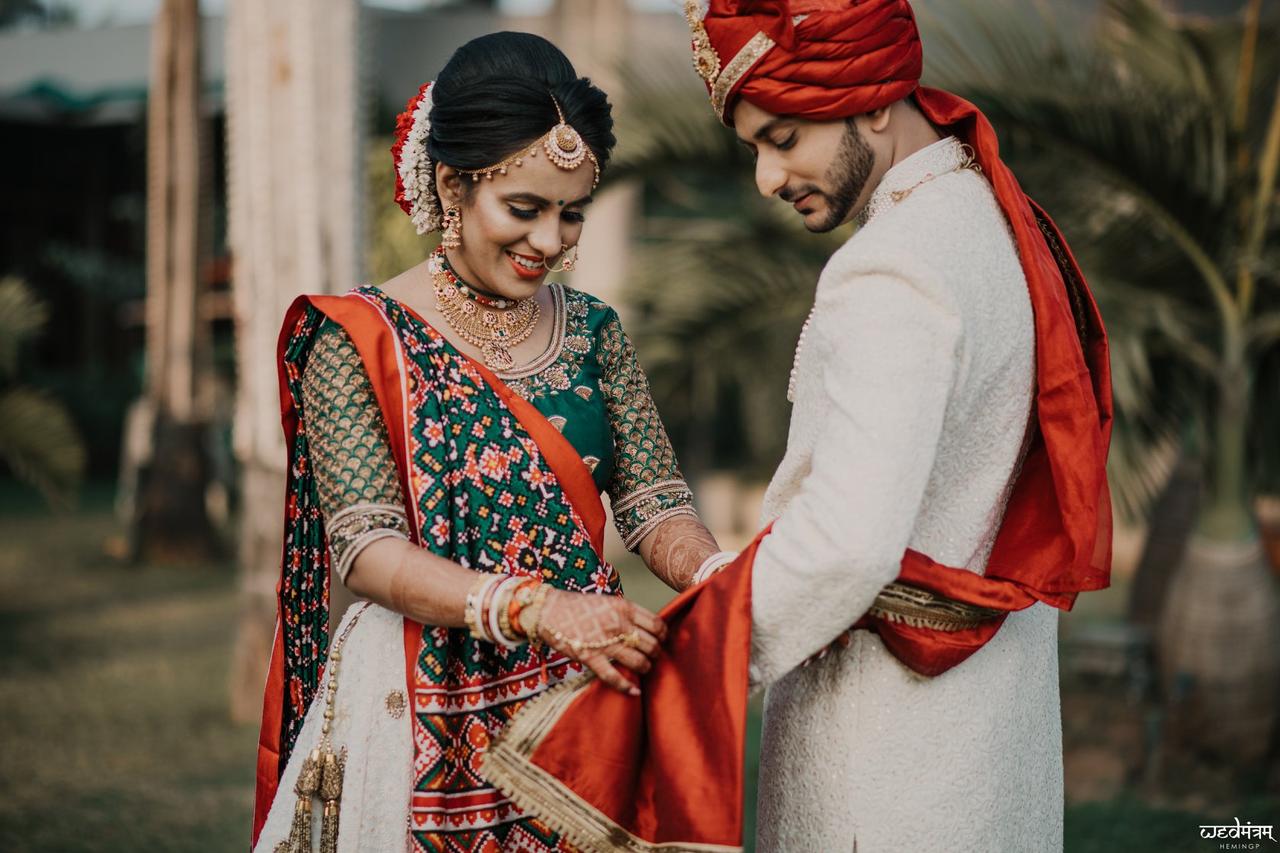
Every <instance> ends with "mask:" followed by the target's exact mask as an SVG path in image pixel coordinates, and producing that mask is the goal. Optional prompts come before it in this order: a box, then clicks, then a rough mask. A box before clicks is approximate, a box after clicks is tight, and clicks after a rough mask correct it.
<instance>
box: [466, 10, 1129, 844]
mask: <svg viewBox="0 0 1280 853" xmlns="http://www.w3.org/2000/svg"><path fill="white" fill-rule="evenodd" d="M686 15H687V17H688V19H689V24H690V27H691V29H692V34H693V50H694V66H695V67H696V68H697V70H698V73H699V74H700V75H701V76H702V77H703V79H704V80H705V82H706V84H707V89H708V91H709V92H710V95H711V105H712V108H713V109H714V110H715V112H716V114H717V116H718V117H719V118H720V119H721V121H723V122H724V123H725V124H726V125H728V126H730V127H731V128H732V129H733V131H734V133H736V134H737V136H738V139H739V140H741V142H742V143H743V144H744V145H746V146H747V147H749V148H750V149H751V151H752V153H753V154H754V155H755V158H756V169H755V180H756V185H757V186H758V188H759V190H760V192H761V193H762V194H763V195H765V196H766V197H769V198H774V197H776V198H778V199H780V200H781V201H782V202H784V203H786V204H789V205H791V206H792V207H793V208H794V209H795V213H796V215H798V216H800V217H802V218H803V221H804V223H805V225H806V226H807V227H808V228H809V230H811V231H815V232H821V231H829V230H831V229H833V228H836V227H838V226H840V225H842V224H844V223H846V222H850V221H853V220H855V219H856V220H857V221H858V222H859V224H860V227H859V229H858V231H857V233H856V234H855V235H854V236H853V237H852V238H850V239H849V241H848V242H846V243H845V245H844V246H842V247H841V248H840V249H839V250H838V251H837V252H836V253H835V254H834V255H833V256H832V257H831V259H830V261H829V262H828V263H827V265H826V268H825V269H824V270H823V271H822V276H821V278H820V279H819V281H818V286H817V292H816V296H815V298H814V305H813V311H812V313H811V314H810V316H809V320H808V322H807V323H806V324H805V331H804V332H803V333H802V334H801V336H800V341H799V345H798V346H797V352H796V358H795V366H794V370H793V371H792V381H791V388H790V394H789V396H790V397H791V399H792V401H793V402H794V410H793V412H792V420H791V431H790V434H789V437H788V443H787V453H786V456H785V458H784V459H783V461H782V464H781V466H780V467H779V468H778V471H777V473H776V474H775V475H774V478H773V481H772V482H771V483H770V486H769V491H768V493H767V494H766V497H765V507H764V517H765V519H766V520H767V521H769V522H771V525H770V527H769V528H767V530H766V531H765V532H764V533H762V534H761V536H759V537H757V538H756V540H755V542H754V543H753V544H752V546H751V547H749V548H747V549H746V550H745V551H744V552H743V553H742V554H740V555H737V556H736V557H735V556H732V555H730V556H729V559H730V560H731V563H730V567H729V569H728V570H727V571H725V572H723V573H722V574H720V575H719V576H717V577H715V578H713V579H711V580H710V581H709V582H707V583H699V584H697V585H695V586H694V587H693V588H691V589H690V590H688V591H687V592H686V593H685V594H684V595H681V596H680V597H679V598H677V599H676V600H675V601H674V602H672V604H670V605H669V606H668V607H667V608H665V609H664V610H663V618H664V619H665V620H666V622H667V625H668V627H669V629H670V630H669V636H668V639H667V641H666V642H665V643H664V647H663V649H664V650H663V659H662V661H661V662H660V663H659V664H658V665H657V666H655V667H654V668H653V669H652V670H650V671H649V672H648V673H646V674H645V675H644V676H642V677H641V681H642V682H643V688H642V690H643V692H642V696H641V698H639V699H629V698H628V697H625V696H622V695H621V694H619V693H618V692H617V691H615V690H609V689H608V688H607V687H605V686H602V685H600V684H599V683H592V682H591V681H590V680H589V679H588V680H583V681H581V682H577V683H575V684H573V685H571V686H570V687H568V688H566V689H565V690H562V691H559V692H557V693H556V694H555V695H550V694H549V695H548V697H547V698H545V699H540V700H538V701H536V702H533V703H531V704H530V705H529V706H528V707H526V709H525V710H522V711H521V712H520V713H519V714H518V715H517V716H516V718H515V720H514V721H513V722H512V723H511V725H509V726H508V727H507V729H506V730H504V732H503V733H502V735H501V736H500V737H499V738H497V739H495V740H494V741H493V743H492V744H491V745H490V749H489V752H488V753H487V754H486V758H485V765H484V768H483V772H485V773H486V776H487V778H489V779H490V780H491V781H494V782H495V784H498V785H499V787H501V788H502V789H503V790H504V791H506V792H507V793H508V794H509V795H510V796H512V797H513V799H514V800H515V801H516V802H518V803H520V804H521V808H528V809H530V810H533V811H536V812H538V813H539V814H540V815H542V816H543V817H544V818H545V819H546V820H547V821H548V822H549V825H552V826H556V827H559V828H560V829H561V830H562V831H563V832H564V833H565V834H566V837H568V838H570V839H571V840H573V841H574V842H575V843H576V844H578V845H579V846H580V847H583V848H585V849H600V850H630V851H639V850H669V851H678V850H681V851H682V850H689V851H692V850H723V851H732V850H739V849H741V848H740V845H741V840H742V839H741V831H742V824H741V817H742V815H741V812H740V802H741V799H740V794H741V785H742V780H743V778H744V771H743V761H744V753H743V736H744V734H745V730H746V716H747V711H746V708H747V701H746V694H747V691H748V681H750V682H752V683H753V684H754V685H755V686H757V687H764V688H766V689H767V691H768V692H767V694H766V700H765V723H764V740H763V746H762V754H761V759H760V802H759V807H758V809H757V812H756V814H757V827H758V832H759V843H758V845H757V846H758V849H761V850H766V851H805V852H806V853H807V851H822V853H827V851H844V852H845V853H848V851H862V853H880V851H899V850H904V851H913V853H935V851H936V852H937V853H942V851H945V853H962V851H973V852H974V853H979V851H981V853H986V852H987V851H1019V853H1028V851H1058V850H1061V848H1062V808H1063V802H1062V726H1061V718H1060V711H1059V696H1058V668H1057V621H1058V617H1057V611H1058V610H1065V609H1069V608H1070V607H1071V606H1072V604H1073V603H1074V601H1075V598H1076V595H1077V594H1078V593H1080V592H1083V591H1085V590H1091V589H1100V588H1102V587H1105V586H1106V585H1107V583H1108V580H1109V576H1110V561H1111V527H1110V522H1111V512H1110V505H1109V501H1108V494H1107V482H1106V455H1107V446H1108V443H1109V440H1110V431H1111V390H1110V379H1109V375H1108V366H1107V345H1106V336H1105V333H1104V331H1103V328H1102V323H1101V320H1100V318H1099V316H1098V312H1097V308H1096V306H1095V305H1094V302H1093V299H1092V297H1091V296H1090V294H1089V290H1088V287H1087V286H1086V285H1085V282H1084V280H1083V278H1082V276H1081V275H1080V270H1079V268H1078V267H1077V266H1076V264H1075V261H1074V260H1073V259H1072V257H1071V253H1070V251H1069V250H1068V249H1067V247H1066V243H1065V242H1064V241H1063V239H1062V235H1061V234H1059V233H1058V230H1057V228H1056V227H1055V226H1054V224H1053V222H1052V221H1051V220H1050V219H1049V217H1048V216H1047V215H1045V213H1044V211H1042V210H1041V209H1040V208H1039V207H1038V206H1036V204H1035V203H1034V202H1032V201H1031V200H1030V199H1029V198H1027V196H1026V195H1025V194H1024V193H1023V192H1022V190H1021V189H1020V188H1019V186H1018V182H1017V180H1016V179H1015V178H1014V176H1013V174H1012V173H1011V172H1010V171H1009V169H1008V168H1007V167H1006V166H1005V165H1004V163H1003V162H1001V160H1000V155H999V148H998V145H997V141H996V138H995V134H994V132H993V131H992V129H991V126H990V125H989V124H988V123H987V121H986V119H985V118H984V117H983V116H982V114H981V113H980V112H978V110H977V109H976V108H975V107H974V106H973V105H972V104H969V103H967V102H965V101H963V100H961V99H960V98H957V97H956V96H954V95H951V94H949V93H947V92H942V91H938V90H935V89H927V88H923V87H921V86H920V85H919V82H918V81H919V76H920V70H921V47H920V39H919V36H918V34H917V31H916V26H915V20H914V18H913V16H912V12H911V7H910V6H909V5H908V4H907V2H906V0H791V2H787V0H711V2H710V6H709V8H708V9H707V11H706V12H705V13H703V12H702V11H701V10H700V6H699V4H698V2H696V0H689V3H688V5H687V6H686ZM717 558H718V559H724V557H721V556H720V555H717V557H715V558H712V559H711V560H709V561H708V562H707V563H704V564H703V566H702V567H701V568H700V569H699V570H698V576H699V577H700V578H701V577H705V576H706V575H708V574H710V573H712V572H714V571H715V570H716V568H717V562H716V560H717ZM583 732H608V733H609V736H608V737H603V738H601V737H584V736H583Z"/></svg>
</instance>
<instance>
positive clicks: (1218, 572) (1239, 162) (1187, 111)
mask: <svg viewBox="0 0 1280 853" xmlns="http://www.w3.org/2000/svg"><path fill="white" fill-rule="evenodd" d="M963 5H964V4H961V7H963ZM961 11H963V9H962V8H958V7H957V6H956V4H950V5H949V6H948V7H946V12H945V13H944V14H945V15H946V16H947V17H948V24H949V25H948V26H946V27H942V28H939V30H938V36H939V38H938V40H939V41H940V42H941V47H942V49H941V50H940V51H938V50H935V51H934V52H933V53H932V55H931V59H933V60H935V61H936V64H935V65H934V69H935V71H937V72H939V73H940V76H942V77H943V78H945V79H946V80H947V82H948V85H950V86H951V87H952V88H958V89H960V90H961V91H963V92H964V93H965V94H966V95H967V96H969V97H970V98H971V99H973V100H974V101H975V102H977V103H978V104H979V106H981V107H982V108H983V110H984V111H985V112H986V113H987V115H988V116H989V117H990V118H991V120H992V121H993V123H995V124H996V126H997V127H999V128H1000V129H1001V131H1002V133H1003V135H1004V138H1005V139H1006V140H1007V141H1008V142H1009V143H1010V145H1009V148H1010V149H1011V152H1012V153H1013V155H1014V157H1015V159H1017V160H1019V161H1022V162H1024V163H1026V161H1028V160H1029V159H1032V158H1034V159H1035V160H1037V161H1038V163H1039V164H1040V168H1034V167H1028V168H1026V169H1024V170H1023V171H1022V176H1023V179H1024V181H1025V182H1026V183H1027V185H1028V186H1029V188H1030V189H1031V191H1032V192H1033V194H1037V195H1040V196H1041V197H1043V198H1044V199H1045V200H1046V201H1047V202H1049V204H1050V208H1051V209H1053V210H1056V211H1062V212H1064V214H1065V216H1064V218H1065V219H1067V220H1068V223H1069V225H1070V226H1071V230H1069V233H1071V234H1073V236H1074V239H1075V244H1076V245H1077V247H1079V250H1080V252H1081V255H1082V260H1083V262H1084V264H1085V266H1086V268H1087V270H1088V272H1089V273H1090V277H1091V280H1092V281H1093V282H1094V285H1095V287H1097V288H1098V290H1099V294H1100V296H1101V298H1102V302H1103V313H1104V316H1106V318H1107V320H1108V323H1109V326H1110V328H1111V332H1112V336H1113V339H1114V340H1115V343H1116V346H1115V349H1114V351H1113V353H1114V356H1113V368H1114V370H1115V373H1116V379H1117V382H1116V398H1117V399H1116V402H1117V408H1118V409H1119V411H1120V412H1121V414H1122V415H1123V416H1124V417H1123V423H1122V424H1121V425H1122V426H1123V427H1124V428H1123V429H1121V430H1119V431H1118V432H1117V440H1116V452H1117V460H1116V461H1117V463H1118V465H1117V469H1118V473H1122V474H1125V475H1127V476H1122V477H1120V478H1118V479H1119V480H1120V485H1121V487H1122V488H1121V489H1120V490H1119V491H1120V497H1121V498H1122V503H1121V506H1122V509H1127V510H1129V511H1131V512H1132V511H1135V510H1140V509H1142V507H1143V505H1144V504H1145V502H1146V500H1147V499H1148V498H1149V497H1150V496H1151V495H1152V494H1154V492H1155V491H1156V490H1157V489H1158V487H1159V485H1160V482H1161V481H1160V478H1159V477H1152V476H1146V477H1145V478H1144V477H1143V476H1142V475H1143V474H1144V473H1145V474H1147V475H1149V474H1150V472H1151V471H1152V467H1151V466H1150V465H1149V464H1147V463H1148V462H1149V461H1151V460H1159V461H1160V462H1161V463H1163V464H1162V465H1161V466H1159V470H1160V471H1161V472H1163V470H1165V469H1167V463H1168V462H1170V461H1172V454H1171V453H1170V451H1171V449H1173V448H1175V447H1178V446H1181V447H1183V448H1185V449H1186V450H1188V451H1189V452H1190V454H1191V455H1192V456H1193V457H1195V458H1199V459H1200V460H1201V462H1202V470H1201V475H1202V478H1203V482H1204V483H1205V496H1204V500H1203V501H1202V505H1201V508H1200V510H1199V512H1198V518H1197V519H1196V523H1195V525H1194V528H1193V532H1192V536H1191V540H1190V543H1189V546H1188V549H1187V552H1186V556H1185V558H1184V560H1183V562H1182V564H1181V566H1179V567H1177V569H1176V571H1175V573H1174V575H1173V577H1172V579H1171V582H1170V585H1169V590H1168V594H1167V601H1166V602H1165V606H1164V612H1163V616H1162V619H1161V625H1160V628H1159V631H1158V635H1157V644H1158V657H1159V663H1160V666H1161V670H1162V673H1163V675H1164V683H1165V688H1166V691H1167V694H1168V695H1169V697H1170V699H1171V700H1173V701H1174V708H1173V710H1175V711H1176V714H1175V716H1174V717H1173V718H1172V722H1173V723H1174V727H1175V731H1176V732H1177V734H1179V735H1180V736H1181V739H1182V741H1183V742H1184V743H1186V744H1189V745H1192V746H1195V747H1198V748H1201V749H1205V750H1208V751H1212V752H1217V753H1220V754H1223V755H1225V756H1229V757H1231V758H1235V759H1242V760H1249V759H1259V758H1261V757H1262V756H1263V755H1264V754H1265V752H1266V749H1267V746H1268V743H1269V741H1270V737H1271V735H1272V729H1273V726H1274V722H1275V717H1276V709H1277V704H1276V703H1277V686H1278V685H1280V633H1278V632H1280V621H1278V620H1280V601H1278V600H1277V594H1276V590H1275V587H1274V584H1273V583H1272V582H1271V580H1270V578H1269V576H1268V572H1267V570H1266V568H1265V566H1264V562H1263V557H1262V553H1261V547H1260V542H1259V538H1258V533H1257V529H1256V524H1255V521H1254V518H1253V513H1252V509H1251V506H1252V497H1253V495H1255V494H1256V492H1257V489H1259V488H1260V487H1264V486H1274V485H1275V482H1276V479H1275V478H1276V476H1277V474H1278V473H1280V471H1277V466H1276V462H1277V458H1276V448H1275V447H1274V446H1273V445H1274V442H1268V441H1267V440H1266V437H1267V436H1274V435H1275V434H1276V430H1277V426H1280V424H1278V423H1277V419H1278V418H1280V393H1277V392H1278V391H1280V346H1278V344H1280V287H1278V286H1280V279H1278V278H1277V276H1276V269H1277V265H1276V261H1277V260H1280V240H1277V237H1280V228H1278V227H1277V225H1278V223H1277V220H1276V218H1275V217H1274V216H1273V214H1274V212H1275V208H1276V174H1277V167H1278V165H1280V57H1277V56H1276V55H1275V53H1274V51H1266V50H1259V47H1260V45H1265V44H1274V43H1275V42H1276V40H1277V38H1278V37H1280V26H1277V23H1276V22H1274V21H1272V22H1268V23H1265V24H1264V23H1263V22H1262V20H1261V14H1260V12H1261V3H1260V2H1258V0H1254V2H1251V3H1250V4H1249V6H1248V7H1247V9H1246V12H1245V14H1244V15H1243V16H1241V17H1239V18H1232V19H1227V20H1221V21H1216V22H1215V21H1208V20H1202V19H1188V18H1182V17H1178V16H1175V15H1173V14H1170V13H1168V12H1166V11H1164V10H1163V9H1162V8H1161V7H1160V6H1159V5H1158V4H1157V3H1155V2H1153V0H1109V2H1107V3H1105V4H1104V7H1103V11H1102V16H1101V20H1100V21H1099V27H1098V30H1097V33H1096V40H1095V41H1094V42H1092V43H1090V42H1088V41H1085V40H1084V39H1083V38H1078V37H1076V36H1075V35H1073V33H1072V30H1070V29H1069V28H1060V27H1047V28H1046V27H1043V26H1042V27H1041V28H1040V29H1041V32H1040V33H1038V34H1036V35H1034V36H1032V35H1029V33H1028V28H1027V23H1026V16H1025V14H1024V15H1019V14H1016V13H1012V10H1005V12H1004V14H999V15H994V14H988V15H986V16H978V15H972V14H968V15H966V16H965V18H966V20H967V21H968V23H969V26H968V27H967V28H966V27H964V25H963V24H961V25H960V26H956V25H955V24H956V21H955V20H954V19H953V18H951V17H950V16H953V15H956V14H958V13H959V12H961ZM1041 23H1042V24H1043V21H1042V22H1041ZM1045 30H1047V31H1048V32H1049V33H1054V34H1057V35H1056V36H1055V35H1050V36H1049V37H1048V38H1047V39H1046V36H1045V32H1044V31H1045ZM975 41H976V42H977V43H979V44H982V45H983V49H980V50H977V51H975V50H974V43H975ZM1064 175H1069V176H1070V179H1069V180H1063V179H1062V178H1063V176H1064ZM1170 568H1174V567H1170Z"/></svg>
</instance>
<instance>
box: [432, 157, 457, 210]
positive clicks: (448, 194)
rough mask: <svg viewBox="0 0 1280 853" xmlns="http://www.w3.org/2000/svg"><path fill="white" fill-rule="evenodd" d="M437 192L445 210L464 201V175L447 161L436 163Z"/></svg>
mask: <svg viewBox="0 0 1280 853" xmlns="http://www.w3.org/2000/svg"><path fill="white" fill-rule="evenodd" d="M436 193H438V194H439V196H440V204H441V206H442V207H443V208H444V209H445V210H448V209H449V208H451V207H457V206H458V205H459V204H461V203H462V195H463V192H462V175H459V174H458V170H457V169H455V168H453V167H452V166H449V165H447V164H445V163H437V164H436Z"/></svg>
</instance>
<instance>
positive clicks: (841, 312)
mask: <svg viewBox="0 0 1280 853" xmlns="http://www.w3.org/2000/svg"><path fill="white" fill-rule="evenodd" d="M963 162H964V153H963V151H962V150H961V147H960V144H959V143H958V142H957V141H956V140H955V139H954V138H947V139H944V140H942V141H941V142H938V143H936V144H934V145H931V146H930V147H928V148H926V149H924V150H922V151H920V152H917V153H916V154H914V155H912V156H910V157H909V158H907V159H905V160H903V161H902V162H901V163H899V164H897V165H896V166H894V167H893V168H892V169H890V170H889V172H888V173H887V174H886V175H885V176H884V179H883V180H882V182H881V184H880V186H879V188H878V189H877V190H876V193H875V195H874V197H873V198H872V200H871V202H870V204H869V205H868V208H867V222H866V224H865V226H864V227H863V228H861V229H860V230H859V231H858V232H857V233H856V234H855V235H854V236H853V237H852V238H851V239H850V240H849V242H848V243H846V244H845V245H844V246H843V247H842V248H841V249H840V250H839V251H838V252H836V254H835V255H834V256H833V257H832V258H831V261H830V262H829V263H828V264H827V267H826V269H824V270H823V273H822V277H821V279H820V280H819V282H818V289H817V296H816V299H815V305H814V313H813V315H812V318H811V322H810V325H809V327H808V329H807V332H806V333H805V335H804V336H803V338H802V342H801V346H800V349H799V352H798V357H797V364H796V375H795V377H794V379H795V384H794V402H795V409H794V411H793V413H792V420H791V432H790V436H789V438H788V442H787V453H786V457H785V458H784V459H783V461H782V464H781V466H780V467H779V469H778V471H777V473H776V475H775V476H774V478H773V481H772V483H771V484H770V487H769V491H768V493H767V495H766V497H765V507H764V516H765V520H766V521H769V520H773V519H776V523H775V525H774V528H773V533H772V535H770V536H769V537H767V538H766V539H765V540H764V542H763V544H762V545H761V547H760V550H759V554H758V556H757V558H756V562H755V569H754V581H753V583H754V587H753V591H752V595H753V600H754V611H753V616H754V619H753V621H754V632H755V642H754V648H753V653H752V677H753V680H754V681H756V682H757V683H760V684H765V685H767V686H768V694H767V696H766V710H765V724H764V742H763V753H762V756H761V764H760V800H759V809H758V812H757V814H758V835H759V849H760V850H763V851H822V853H826V851H852V850H856V851H858V853H880V852H881V851H895V853H897V851H908V850H909V851H912V853H930V851H939V852H940V853H941V851H946V853H960V851H981V853H991V851H1018V853H1024V851H1043V850H1061V848H1062V809H1063V800H1062V796H1063V794H1062V729H1061V715H1060V706H1059V696H1058V662H1057V614H1056V611H1054V610H1052V609H1051V608H1048V607H1046V606H1045V605H1042V604H1037V605H1035V606H1033V607H1031V608H1029V609H1027V610H1025V611H1021V612H1018V613H1014V614H1013V615H1011V616H1010V617H1009V618H1008V620H1007V621H1006V622H1005V624H1004V626H1003V627H1002V628H1001V629H1000V631H999V633H998V634H997V635H996V637H995V638H994V639H993V640H992V641H991V642H990V643H988V644H987V645H986V646H985V647H984V648H982V649H981V650H979V651H978V652H977V653H976V654H974V655H973V657H971V658H970V659H969V660H967V661H966V662H964V663H963V664H961V665H959V666H958V667H956V668H954V669H952V670H950V671H949V672H946V673H944V674H943V675H940V676H938V677H936V678H933V679H925V678H921V677H919V676H917V675H915V674H914V673H912V672H911V671H910V670H908V669H907V668H906V667H904V666H903V665H902V664H900V663H899V662H898V661H897V660H896V659H895V658H894V657H892V656H891V655H890V654H889V652H888V651H886V649H885V648H884V646H883V645H882V644H881V642H880V640H879V638H878V637H876V636H875V635H874V634H871V633H869V632H866V631H856V632H854V639H853V642H852V644H851V645H850V646H849V647H848V648H846V649H837V650H836V651H834V652H833V653H831V654H829V655H827V656H826V657H824V658H822V659H820V660H818V661H816V662H815V663H813V664H811V665H809V666H807V667H803V668H797V666H798V665H799V664H800V663H801V662H802V661H803V660H805V659H806V658H807V657H809V656H810V655H811V654H813V653H814V652H816V651H818V650H819V649H820V648H821V647H823V646H824V645H826V644H827V643H828V642H830V641H831V640H832V638H834V637H836V636H837V635H838V634H840V633H841V632H842V631H843V630H844V629H845V628H847V627H848V626H849V625H851V624H853V623H854V622H855V621H856V620H857V619H858V618H859V617H860V616H862V614H863V613H865V612H866V610H867V609H868V607H869V606H870V605H871V603H872V601H873V600H874V599H875V597H876V594H877V593H878V592H879V591H880V589H881V588H882V587H884V586H885V585H886V584H888V583H889V582H890V581H892V580H894V578H895V577H896V575H897V573H898V567H899V562H900V560H901V558H902V555H903V552H904V550H905V549H907V548H913V549H915V550H917V551H920V552H922V553H924V554H927V555H928V556H930V557H932V558H933V559H935V560H937V561H939V562H941V563H943V564H945V565H949V566H956V567H967V568H968V569H970V570H971V571H974V572H978V573H981V572H982V571H983V568H984V566H985V565H986V561H987V557H988V555H989V554H990V551H991V546H992V543H993V541H994V537H995V534H996V531H997V529H998V528H999V525H1000V521H1001V516H1002V512H1003V509H1004V504H1005V501H1006V498H1007V490H1008V487H1009V484H1010V481H1011V479H1012V475H1013V473H1014V469H1015V466H1016V465H1017V464H1018V461H1019V456H1020V452H1021V448H1022V443H1023V438H1024V435H1025V432H1026V427H1027V423H1028V419H1029V417H1030V413H1031V401H1032V396H1033V390H1034V359H1035V339H1034V329H1033V325H1032V314H1031V304H1030V301H1029V299H1028V296H1027V285H1026V280H1025V278H1024V277H1023V273H1022V269H1021V266H1020V265H1019V261H1018V257H1017V252H1016V248H1015V244H1014V241H1013V237H1012V235H1011V233H1010V231H1009V228H1008V226H1007V224H1006V222H1005V220H1004V218H1003V216H1002V214H1001V211H1000V209H999V208H998V207H997V204H996V200H995V196H994V194H993V193H992V191H991V188H990V186H989V184H988V183H987V180H986V178H985V177H984V176H983V175H981V174H980V173H978V172H976V171H974V170H972V169H962V168H959V167H960V166H961V165H962V163H963ZM903 191H907V192H906V193H905V195H904V193H903Z"/></svg>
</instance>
